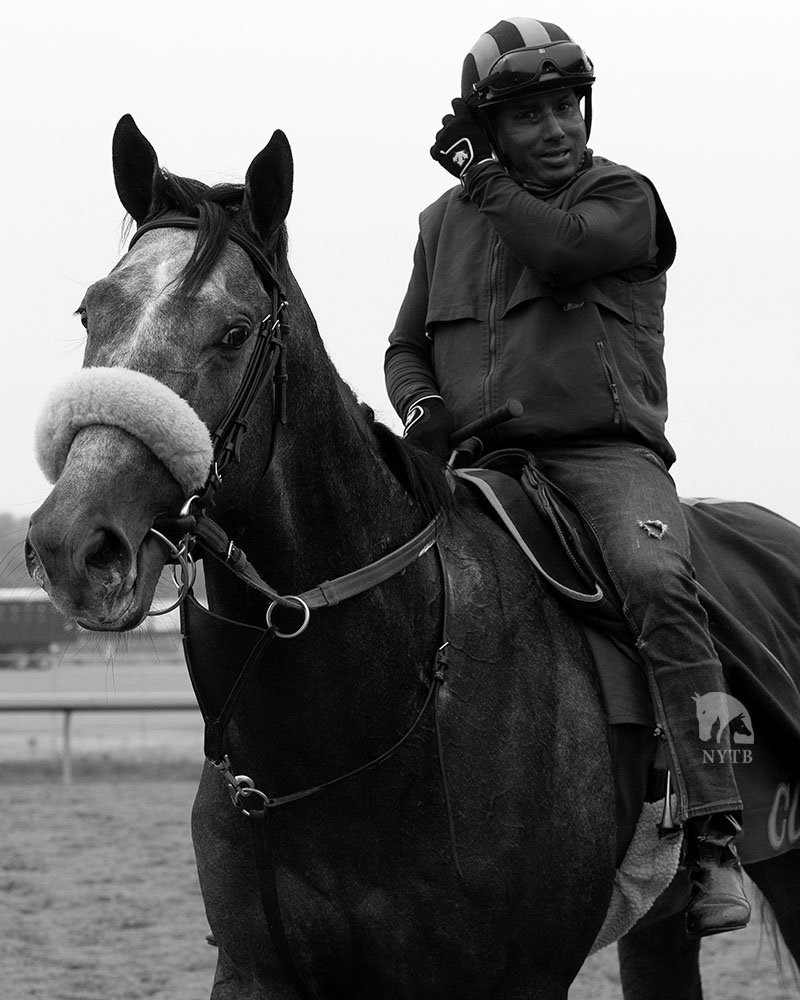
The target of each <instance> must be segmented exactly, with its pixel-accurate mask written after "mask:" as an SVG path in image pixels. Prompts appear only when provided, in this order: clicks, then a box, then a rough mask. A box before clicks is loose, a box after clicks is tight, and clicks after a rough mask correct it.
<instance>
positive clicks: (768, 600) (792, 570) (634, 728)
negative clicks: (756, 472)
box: [454, 449, 800, 862]
mask: <svg viewBox="0 0 800 1000" xmlns="http://www.w3.org/2000/svg"><path fill="white" fill-rule="evenodd" d="M454 474H455V476H456V477H457V480H458V481H459V482H461V483H463V484H464V486H465V487H467V488H469V489H471V490H472V491H474V492H476V493H477V494H478V495H479V496H480V497H481V499H482V501H483V503H484V504H485V505H486V507H487V508H488V510H489V511H490V512H491V514H492V516H493V517H495V518H496V519H497V520H498V521H499V522H500V523H501V524H502V525H503V526H504V527H505V528H506V530H507V531H508V532H509V533H510V534H511V535H512V537H514V538H515V540H516V541H517V543H518V544H519V546H520V548H521V549H522V551H523V552H524V553H525V555H526V556H527V558H528V559H529V560H530V561H531V562H532V564H533V565H534V566H535V568H536V570H537V572H539V573H540V575H541V576H542V578H543V580H544V581H545V582H546V583H547V585H548V587H550V588H552V590H553V592H554V593H555V594H556V595H557V596H558V597H559V598H560V599H561V600H562V601H563V602H564V603H565V605H566V606H567V607H568V609H569V610H571V612H572V613H573V614H574V615H575V617H576V619H577V620H578V622H579V623H580V624H581V626H582V628H583V630H584V633H585V635H586V639H587V641H588V644H589V647H590V649H591V651H592V653H593V655H594V658H595V662H596V664H597V670H598V676H599V680H600V688H601V692H602V696H603V700H604V703H605V707H606V712H607V715H608V724H609V725H608V738H609V747H610V750H611V753H612V760H613V761H614V770H615V780H616V809H617V829H618V840H617V848H618V860H621V858H622V856H623V855H624V853H625V850H626V849H627V845H628V843H629V842H630V838H631V837H632V835H633V832H634V829H635V825H636V822H637V820H638V818H639V815H640V813H641V809H642V803H643V802H653V801H657V800H658V799H660V798H663V797H664V789H665V781H664V778H665V774H666V767H667V762H666V760H665V755H664V753H663V751H662V744H661V741H660V740H658V739H657V738H656V736H655V719H654V713H653V710H652V702H651V698H650V693H649V691H648V687H647V679H646V672H645V670H644V668H643V666H642V663H641V660H640V658H639V655H638V653H637V651H636V649H635V646H634V642H633V636H632V634H631V632H630V630H629V627H628V625H627V622H626V621H625V618H624V616H623V614H622V607H621V600H620V598H619V595H618V594H617V592H616V590H615V587H614V585H613V582H612V581H611V578H610V576H609V574H608V571H607V569H606V566H605V563H604V560H603V557H602V553H601V550H600V546H599V544H598V542H597V539H596V538H595V537H594V534H593V531H592V529H591V527H590V526H589V525H588V524H586V523H585V522H584V520H583V519H582V518H581V516H580V514H579V513H578V512H577V510H576V509H575V508H574V507H573V505H572V504H571V502H570V501H569V498H568V497H567V496H566V495H565V494H564V493H563V492H562V491H561V490H560V489H559V488H558V487H557V486H556V485H555V484H554V483H552V482H551V481H549V480H548V479H547V478H546V477H545V476H544V475H543V473H542V472H541V470H540V469H539V468H538V467H537V465H536V459H535V457H534V456H533V455H531V454H530V453H529V452H527V451H523V450H520V449H505V450H502V451H497V452H493V453H491V454H489V455H487V456H486V457H485V458H484V459H483V460H482V461H481V462H480V463H479V464H478V465H476V466H475V467H472V468H467V469H456V470H455V472H454ZM682 502H683V503H684V512H685V516H686V520H687V524H688V527H689V534H690V539H691V546H692V560H693V563H694V566H695V570H696V574H697V578H698V589H699V597H700V602H701V604H702V605H703V607H704V608H705V610H706V613H707V614H708V617H709V624H710V630H711V637H712V640H713V642H714V645H715V648H716V650H717V653H718V655H719V657H720V660H721V661H722V665H723V671H724V674H725V679H726V684H727V687H728V693H729V694H730V695H731V696H732V697H735V698H736V699H737V700H738V702H739V703H741V704H742V705H744V706H746V710H747V713H748V716H749V722H750V724H751V725H750V732H749V735H746V736H743V735H741V734H740V733H737V732H736V729H735V727H734V726H733V725H732V727H731V740H732V742H731V746H732V748H734V752H733V763H734V770H735V773H736V779H737V783H738V786H739V790H740V794H741V796H742V799H743V801H744V804H745V818H744V827H745V835H744V838H743V841H742V845H741V855H742V858H743V860H744V861H745V862H753V861H757V860H763V859H764V858H767V857H772V856H775V855H777V854H781V853H783V852H784V851H786V850H790V849H792V848H796V847H800V824H798V822H797V816H798V814H799V813H798V808H799V806H798V799H800V766H798V762H799V761H800V687H798V682H799V681H800V566H799V565H798V563H799V562H800V560H798V559H797V557H796V556H797V555H800V528H797V527H796V526H795V525H793V524H791V523H790V522H788V521H786V520H785V519H783V518H781V517H779V516H778V515H776V514H773V513H771V512H770V511H767V510H765V509H764V508H761V507H758V506H756V505H754V504H748V503H728V502H726V503H723V502H720V501H711V500H702V501H700V500H683V501H682ZM793 553H794V554H796V555H795V557H794V558H793V557H792V554H793ZM781 583H783V586H781ZM732 722H735V720H732ZM720 725H722V722H720ZM740 740H747V741H748V743H747V745H746V746H740V745H739V741H740ZM714 745H715V744H713V741H712V742H711V743H710V744H709V750H708V751H707V753H708V754H710V755H711V756H710V757H709V766H710V764H711V763H712V762H713V754H714Z"/></svg>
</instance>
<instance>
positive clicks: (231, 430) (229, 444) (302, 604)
mask: <svg viewBox="0 0 800 1000" xmlns="http://www.w3.org/2000/svg"><path fill="white" fill-rule="evenodd" d="M160 228H177V229H198V228H199V220H198V219H195V218H193V217H190V216H166V217H164V218H160V219H154V220H152V221H151V222H146V223H144V224H143V225H141V226H140V227H139V228H138V230H137V231H136V233H135V234H134V236H133V238H132V239H131V241H130V244H129V246H130V247H132V246H133V245H134V244H135V243H136V241H137V240H138V239H139V238H140V237H141V236H142V235H144V233H146V232H149V231H151V230H153V229H160ZM228 238H229V239H230V240H231V241H232V242H234V243H236V244H237V245H238V246H239V247H241V248H242V249H243V250H244V251H245V253H247V255H248V257H249V258H250V260H251V261H252V263H253V265H254V267H255V269H256V271H257V272H258V274H259V276H260V277H261V280H262V282H263V283H264V286H265V288H267V290H268V291H269V292H270V295H271V300H272V303H271V311H270V313H268V314H267V316H265V317H264V319H263V320H262V321H261V323H260V325H259V328H258V331H257V333H256V343H255V346H254V348H253V351H252V353H251V355H250V358H249V359H248V363H247V367H246V369H245V373H244V376H243V378H242V381H241V383H240V384H239V387H238V389H237V391H236V393H235V395H234V398H233V400H232V401H231V403H230V405H229V407H228V409H227V411H226V413H225V415H224V416H223V418H222V420H221V421H220V423H219V424H218V426H217V428H216V429H215V431H214V432H213V434H212V444H213V456H214V458H213V462H212V469H211V472H210V473H209V475H208V477H207V480H206V483H205V485H204V487H203V488H202V490H201V492H200V493H199V494H197V495H195V496H192V497H190V498H189V499H188V500H187V501H186V503H185V504H184V507H183V508H182V510H181V513H180V515H179V516H178V517H164V518H159V519H158V521H157V522H156V523H155V524H154V526H153V528H152V529H151V531H152V533H153V535H154V536H155V537H157V538H158V539H159V540H160V541H161V542H162V543H163V544H165V545H166V546H167V548H168V549H169V551H170V558H171V561H172V562H173V563H174V564H176V565H177V567H179V569H180V579H178V576H177V575H176V573H175V571H174V570H173V579H174V580H175V584H176V587H177V588H178V591H179V593H178V598H177V601H176V602H175V603H174V604H173V605H172V607H171V608H169V609H166V610H172V609H173V608H175V607H178V606H180V607H181V625H182V631H183V641H184V652H185V656H186V662H187V666H188V668H189V676H190V679H191V682H192V686H193V688H194V692H195V697H196V698H197V702H198V706H199V708H200V711H201V713H202V715H203V720H204V723H205V746H204V749H205V754H206V758H207V760H208V762H209V763H210V764H211V765H212V766H213V767H214V768H215V769H216V770H217V771H219V773H220V774H221V776H222V778H223V779H224V781H225V782H226V784H227V786H228V791H229V793H230V796H231V800H232V802H233V805H234V806H235V807H236V808H237V809H239V810H240V811H241V812H242V813H243V814H244V815H245V816H247V817H248V818H249V820H250V826H251V832H252V835H253V846H254V852H255V860H256V866H257V869H258V872H259V889H260V894H261V902H262V907H263V910H264V915H265V918H266V921H267V925H268V927H269V931H270V935H271V938H272V943H273V946H274V947H275V951H276V953H277V955H278V957H279V959H280V961H281V963H282V965H283V969H284V972H285V974H286V976H287V978H288V979H289V981H290V982H291V984H292V985H293V987H294V988H295V990H296V991H297V993H298V994H299V996H300V997H301V998H302V1000H311V998H312V993H311V992H310V990H309V988H308V986H307V984H306V981H305V979H304V977H303V975H302V973H301V972H300V970H299V969H298V968H297V965H296V963H295V961H294V958H293V956H292V952H291V947H290V945H289V941H288V937H287V934H286V929H285V927H284V924H283V919H282V916H281V909H280V901H279V898H278V893H277V886H276V880H275V868H274V864H273V860H272V845H271V837H270V835H269V822H268V815H269V814H270V813H271V812H273V811H274V810H275V809H278V808H280V807H282V806H286V805H290V804H293V803H296V802H299V801H301V800H304V799H308V798H310V797H312V796H316V795H319V794H321V793H324V792H325V791H327V790H328V789H331V788H333V787H334V786H336V785H339V784H341V783H342V782H345V781H349V780H351V779H353V778H355V777H357V776H359V775H361V774H364V773H366V772H367V771H370V770H372V769H373V768H375V767H378V766H380V765H381V764H384V763H385V762H386V761H388V760H390V759H391V758H392V757H394V756H395V754H397V753H398V751H399V750H400V749H401V748H402V747H404V746H405V745H406V744H407V743H408V741H409V740H410V739H411V737H412V736H413V734H414V733H415V732H416V731H417V729H418V728H419V726H420V724H421V723H422V720H423V719H424V717H425V716H426V714H427V713H428V712H429V711H432V712H433V719H434V730H435V735H436V746H437V756H438V760H439V772H440V777H441V781H442V787H443V793H444V801H445V810H446V816H447V827H448V834H449V840H450V851H451V856H452V859H453V863H454V866H455V870H456V872H457V874H458V875H459V877H462V873H461V868H460V865H459V860H458V854H457V849H456V842H455V828H454V821H453V810H452V805H451V801H450V793H449V788H448V782H447V772H446V769H445V764H444V752H443V745H442V738H441V732H440V725H439V712H438V702H439V692H440V691H441V688H442V686H443V684H444V681H445V674H446V671H447V667H448V659H449V639H448V638H447V635H448V628H449V617H450V602H451V597H450V590H451V588H450V580H449V574H448V569H447V563H446V560H445V557H444V553H443V551H442V548H441V546H440V544H439V541H438V535H439V532H440V528H441V518H440V517H436V518H434V519H433V520H432V521H431V522H430V523H429V524H428V525H426V527H425V528H423V529H422V531H420V532H419V533H418V534H417V535H415V536H414V537H413V538H411V539H410V540H409V541H407V542H406V543H404V544H403V545H401V546H400V547H399V548H398V549H396V550H394V551H393V552H390V553H388V554H387V555H385V556H382V557H381V558H379V559H377V560H375V561H374V562H372V563H369V564H368V565H367V566H364V567H361V568H360V569H357V570H355V571H353V572H351V573H347V574H344V575H343V576H340V577H337V578H336V579H334V580H326V581H324V582H323V583H321V584H319V585H318V586H316V587H314V588H312V589H310V590H308V591H305V592H303V593H301V594H299V595H281V594H279V593H278V592H277V591H276V590H275V589H274V588H273V587H271V586H270V585H269V584H268V583H267V582H266V581H265V580H263V579H262V578H261V576H260V575H259V574H258V572H257V571H256V570H255V569H254V567H253V566H252V565H251V564H250V562H249V560H248V559H247V556H246V555H245V553H244V552H243V551H242V549H240V548H239V547H238V546H237V545H235V544H234V542H233V541H232V540H231V539H229V538H228V536H227V535H226V534H225V532H224V531H223V530H222V528H221V527H220V526H219V525H218V524H216V523H215V522H214V521H213V520H211V518H209V517H208V516H207V514H206V513H205V511H206V509H207V508H208V507H209V506H210V504H211V503H212V501H213V496H214V494H215V492H216V490H217V489H218V488H219V486H220V485H221V484H222V472H223V471H224V469H225V468H226V467H227V465H228V464H229V463H230V462H232V461H233V462H236V461H238V459H239V454H240V449H241V441H242V437H243V435H244V433H245V431H246V430H247V420H248V416H249V415H250V413H251V411H252V409H253V407H254V405H255V403H256V402H257V400H258V398H259V396H260V394H261V392H262V390H263V389H264V388H265V386H266V385H267V383H268V382H269V381H272V383H273V420H272V428H271V433H270V443H269V448H268V455H267V461H266V464H265V467H264V471H266V469H267V468H268V467H269V465H270V463H271V461H272V458H273V456H274V451H275V441H276V436H277V435H276V429H277V427H278V426H279V425H280V424H284V423H286V385H287V376H286V369H285V361H284V337H285V336H286V335H287V333H288V324H287V323H286V318H285V313H286V310H287V306H288V302H287V299H286V297H285V296H284V294H283V291H282V285H281V282H280V279H279V277H278V274H277V271H276V269H275V267H274V265H273V263H272V262H270V261H269V260H268V259H267V257H265V256H264V254H263V253H262V252H261V250H260V249H259V248H258V247H257V246H256V245H255V243H253V242H252V241H251V240H249V239H248V238H247V237H246V236H244V235H242V234H240V233H239V232H237V231H235V230H233V231H230V232H229V233H228ZM169 534H179V535H181V536H182V540H181V542H180V544H179V546H176V545H174V544H173V542H172V541H171V540H170V538H169V537H167V535H169ZM195 544H197V545H199V546H200V547H201V548H202V550H203V551H204V552H205V553H207V554H208V555H209V556H211V557H213V558H214V559H216V560H218V561H219V562H221V563H222V564H223V565H225V566H226V567H227V568H228V569H229V570H230V571H231V572H232V573H234V574H235V575H236V576H237V577H238V578H239V579H240V580H242V581H243V582H244V583H246V584H247V585H249V586H250V587H253V588H254V589H255V590H257V591H258V592H260V593H261V594H263V595H264V596H265V597H267V598H268V599H269V601H270V604H269V606H268V608H267V612H266V620H265V627H264V628H258V627H254V626H248V625H245V624H244V623H241V622H236V621H233V620H229V619H226V618H223V617H222V616H220V615H216V614H214V613H213V612H211V611H210V610H208V609H206V608H203V607H202V606H201V605H200V604H199V603H198V602H197V601H196V600H195V599H194V596H193V593H192V587H193V583H194V578H195V568H194V560H193V558H192V555H191V550H192V547H193V546H194V545H195ZM431 548H433V549H434V550H435V552H436V555H437V561H438V565H439V571H440V575H441V580H442V593H443V600H442V621H441V633H440V644H439V646H438V648H437V650H436V653H435V656H434V662H433V669H432V677H431V680H430V682H429V684H428V689H427V692H426V695H425V698H424V699H423V703H422V705H421V707H420V708H419V710H418V711H417V713H416V715H415V717H414V719H413V721H412V722H411V724H410V725H409V727H408V728H407V729H406V731H405V733H404V734H403V735H402V736H401V737H400V738H399V739H398V740H397V741H396V742H395V743H393V744H392V745H391V746H390V747H388V748H387V749H386V750H384V751H383V752H382V753H380V754H379V755H378V756H377V757H375V758H374V759H372V760H370V761H368V762H366V763H364V764H361V765H359V766H357V767H355V768H353V769H351V770H350V771H348V772H346V773H345V774H342V775H340V776H338V777H336V778H333V779H331V780H329V781H325V782H322V783H320V784H317V785H313V786H311V787H309V788H306V789H303V790H300V791H297V792H293V793H290V794H287V795H282V796H275V797H270V796H269V795H267V794H266V793H265V792H263V791H262V790H260V789H259V788H257V787H256V784H255V782H254V781H253V780H252V778H250V777H248V776H247V775H244V774H240V775H237V774H235V773H234V771H233V769H232V768H231V763H230V760H229V757H228V755H227V753H226V752H225V735H226V730H227V726H228V723H229V722H230V719H231V716H232V713H233V710H234V708H235V705H236V703H237V701H238V698H239V696H240V694H241V692H242V690H243V688H244V685H245V682H246V680H247V678H248V677H249V676H250V674H251V672H252V670H253V668H254V667H255V666H256V664H258V663H259V662H261V660H262V657H263V654H264V653H265V651H266V649H267V647H268V646H269V645H270V644H271V643H272V642H273V641H274V640H275V639H276V638H278V639H285V640H288V639H296V638H297V637H298V636H300V635H301V634H302V633H303V632H304V631H305V629H306V628H307V626H308V624H309V621H310V616H311V611H312V610H317V609H320V608H325V607H327V608H330V607H334V606H335V605H337V604H339V603H340V602H341V601H344V600H347V599H349V598H351V597H356V596H358V595H359V594H363V593H365V592H367V591H368V590H371V589H372V588H374V587H377V586H379V585H380V584H382V583H384V582H386V581H387V580H389V579H390V578H391V577H393V576H395V575H396V574H398V573H400V572H402V571H403V570H404V569H406V568H407V567H408V566H410V565H411V564H412V563H414V562H416V560H417V559H419V558H421V557H422V556H423V555H425V554H426V553H427V552H428V551H429V550H430V549H431ZM276 606H283V607H288V608H293V609H295V610H297V611H300V612H301V613H302V616H303V619H302V622H301V624H300V625H299V627H298V628H297V629H296V630H295V631H293V632H281V631H279V630H278V628H277V627H276V626H275V625H274V624H273V622H272V617H273V613H274V610H275V608H276ZM166 610H165V611H163V612H158V613H159V614H163V613H166ZM192 620H193V621H192ZM193 623H194V625H195V626H198V625H199V626H200V627H201V629H205V630H206V632H207V633H208V632H210V630H212V629H217V630H220V635H221V636H223V637H224V638H222V640H221V641H223V642H224V641H225V639H226V638H227V636H228V635H230V634H231V630H239V632H241V630H247V631H249V632H250V633H251V635H250V637H249V640H250V645H251V648H250V650H249V653H248V655H247V656H246V658H245V661H244V664H243V665H242V667H241V669H240V670H239V673H238V674H237V675H236V676H235V677H234V678H233V680H232V681H229V680H228V679H227V678H224V679H223V682H222V684H221V685H220V683H219V681H218V680H217V681H216V682H213V681H212V683H211V684H210V685H209V684H208V683H207V679H206V684H205V685H204V682H203V681H202V680H201V679H200V677H199V676H198V672H197V669H196V667H197V660H198V659H200V658H201V657H194V656H193V651H192V640H191V634H192V632H193V631H196V628H193V627H192V624H193ZM226 630H227V631H226ZM253 632H255V633H256V634H257V635H258V638H257V639H255V641H253V640H252V633H253ZM201 645H202V644H201ZM204 658H205V660H206V662H208V660H209V656H208V653H207V651H206V648H205V647H204ZM213 666H214V667H216V663H214V664H213ZM209 686H210V687H213V688H214V694H213V697H212V695H210V694H209V691H208V687H209ZM204 687H205V690H204ZM212 702H215V704H214V703H212Z"/></svg>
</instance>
